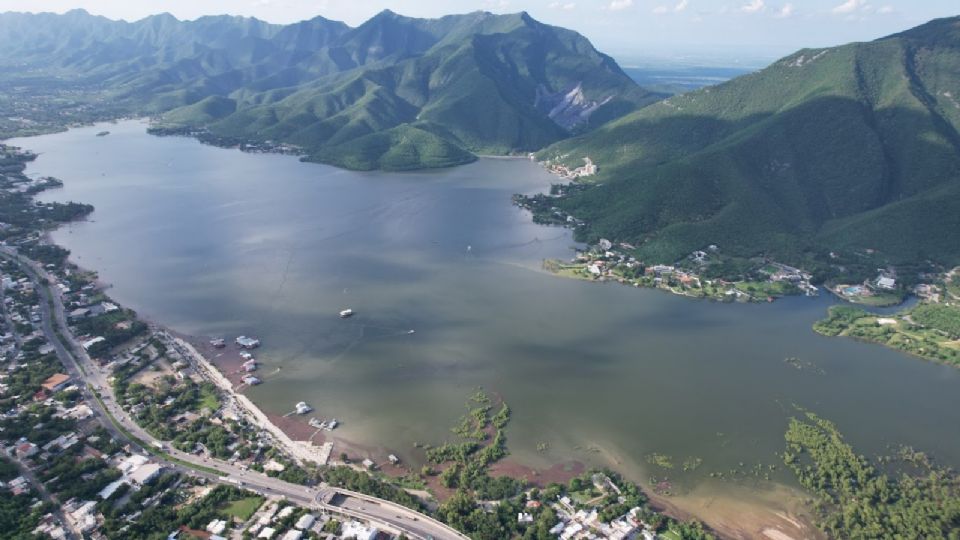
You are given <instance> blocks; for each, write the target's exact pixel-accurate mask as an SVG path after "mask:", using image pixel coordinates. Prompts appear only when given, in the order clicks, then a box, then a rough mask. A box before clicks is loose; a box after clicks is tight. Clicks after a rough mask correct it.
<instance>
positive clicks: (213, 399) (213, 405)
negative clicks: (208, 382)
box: [200, 388, 220, 411]
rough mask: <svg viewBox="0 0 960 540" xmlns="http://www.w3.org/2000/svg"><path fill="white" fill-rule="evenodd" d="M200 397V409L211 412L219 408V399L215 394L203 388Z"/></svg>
mask: <svg viewBox="0 0 960 540" xmlns="http://www.w3.org/2000/svg"><path fill="white" fill-rule="evenodd" d="M200 397H201V400H200V408H201V409H210V410H211V411H216V410H217V409H219V408H220V398H218V397H217V394H216V393H215V392H213V391H211V390H209V389H207V388H204V389H203V390H202V391H201V393H200Z"/></svg>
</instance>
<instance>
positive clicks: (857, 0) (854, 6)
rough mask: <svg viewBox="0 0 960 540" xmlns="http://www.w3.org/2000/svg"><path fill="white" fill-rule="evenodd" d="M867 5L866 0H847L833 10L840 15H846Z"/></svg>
mask: <svg viewBox="0 0 960 540" xmlns="http://www.w3.org/2000/svg"><path fill="white" fill-rule="evenodd" d="M866 5H867V2H866V0H847V1H846V2H844V3H842V4H840V5H839V6H837V7H835V8H833V9H832V10H830V11H832V12H834V13H836V14H838V15H846V14H848V13H853V12H854V11H857V10H859V9H861V8H863V7H865V6H866Z"/></svg>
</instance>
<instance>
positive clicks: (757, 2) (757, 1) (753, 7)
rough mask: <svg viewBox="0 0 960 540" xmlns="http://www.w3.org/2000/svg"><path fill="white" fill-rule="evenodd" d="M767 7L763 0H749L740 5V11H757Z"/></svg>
mask: <svg viewBox="0 0 960 540" xmlns="http://www.w3.org/2000/svg"><path fill="white" fill-rule="evenodd" d="M766 7H767V5H766V3H765V2H764V1H763V0H750V2H749V3H747V4H744V5H742V6H740V11H742V12H744V13H759V12H761V11H763V10H764V9H765V8H766Z"/></svg>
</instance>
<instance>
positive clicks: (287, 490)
mask: <svg viewBox="0 0 960 540" xmlns="http://www.w3.org/2000/svg"><path fill="white" fill-rule="evenodd" d="M0 256H4V257H6V258H8V259H10V260H13V261H15V262H17V263H18V264H19V265H20V268H21V269H22V270H23V271H24V272H26V273H27V275H28V276H30V279H31V280H33V282H34V284H35V286H36V289H37V291H38V293H39V295H40V311H41V314H42V317H43V320H42V329H43V333H44V335H46V337H47V339H48V340H49V341H50V343H51V344H52V345H53V347H54V350H55V351H56V353H57V357H58V358H59V359H60V361H61V363H63V365H64V367H65V368H66V370H67V373H68V374H69V375H70V376H71V377H72V378H73V379H74V380H78V381H86V382H87V383H88V384H89V385H91V386H92V387H93V388H94V389H96V391H97V392H98V394H99V397H100V400H102V401H103V406H101V404H100V400H98V399H97V398H96V396H94V395H93V393H92V392H91V391H90V389H89V387H87V386H85V385H80V386H82V389H81V391H82V392H83V394H84V397H85V399H86V401H87V403H88V405H89V406H90V408H91V409H92V410H93V412H94V414H95V415H96V416H97V418H98V420H99V421H100V423H101V424H103V426H104V427H105V428H106V429H107V430H108V431H109V432H110V433H111V434H112V435H113V436H114V437H116V438H118V439H119V440H126V441H129V442H130V443H131V444H133V445H134V446H135V447H138V448H141V449H143V450H146V449H145V448H143V445H142V444H140V443H139V442H138V441H137V440H130V437H128V436H127V434H126V433H124V432H123V431H122V430H120V429H118V427H117V426H116V425H115V424H114V423H113V420H116V422H117V423H118V424H120V426H122V427H123V430H126V431H127V432H128V433H129V434H131V435H133V437H135V438H136V439H139V441H143V443H144V444H147V445H151V446H154V447H156V446H157V445H162V446H163V451H164V452H165V453H166V454H168V455H169V456H171V457H173V458H175V459H177V460H180V461H182V462H185V463H188V464H191V465H193V466H194V467H200V468H201V469H195V468H190V467H185V466H184V465H182V464H179V463H177V462H176V461H171V460H161V461H163V462H164V465H165V466H167V467H168V468H169V469H172V470H176V471H179V472H182V473H185V474H190V475H193V476H199V477H203V478H207V479H208V480H211V481H217V482H222V483H231V484H234V485H238V486H243V487H244V488H246V489H249V490H251V491H255V492H257V493H260V494H262V495H275V496H283V497H286V498H287V499H288V500H290V501H292V502H295V503H297V504H299V505H302V506H304V507H309V508H315V509H319V510H326V511H328V512H334V513H340V514H345V515H348V516H351V517H354V518H360V519H364V520H368V521H371V522H373V523H374V524H376V525H378V526H380V527H381V528H384V529H388V530H393V531H394V532H398V533H399V532H402V533H404V534H406V535H407V536H409V537H412V538H422V539H430V538H433V539H435V540H469V539H468V537H467V536H465V535H463V534H461V533H460V532H458V531H456V530H455V529H453V528H451V527H448V526H447V525H444V524H443V523H441V522H439V521H437V520H435V519H433V518H431V517H429V516H427V515H424V514H421V513H419V512H416V511H413V510H411V509H409V508H407V507H405V506H401V505H398V504H396V503H392V502H389V501H385V500H381V499H377V498H374V497H370V496H367V495H364V494H362V493H356V492H353V491H348V490H344V489H339V488H333V487H325V486H324V487H321V488H320V489H312V488H308V487H305V486H301V485H298V484H292V483H290V482H284V481H283V480H279V479H276V478H272V477H270V476H267V475H265V474H261V473H258V472H256V471H248V470H244V469H241V468H240V467H237V466H235V465H232V464H230V463H227V462H224V461H220V460H217V459H211V458H202V457H199V456H196V455H193V454H188V453H185V452H181V451H179V450H177V449H176V448H173V447H172V446H170V445H167V444H163V443H162V442H161V441H157V439H155V438H154V437H153V436H152V435H150V434H149V433H147V432H146V431H145V430H144V429H143V428H141V427H140V426H139V425H138V424H137V423H136V422H134V421H133V419H131V418H130V417H129V416H128V415H127V414H126V412H124V411H123V409H122V408H121V407H120V406H119V405H118V404H117V402H116V398H115V396H114V394H113V386H112V385H111V384H109V383H108V382H107V378H108V377H109V374H107V373H105V372H104V371H103V370H102V369H101V368H100V366H99V365H98V364H97V363H96V362H94V361H93V360H92V359H91V358H90V356H89V355H88V354H87V353H86V351H85V350H84V349H83V347H82V346H81V345H80V343H78V342H77V341H76V339H75V338H74V337H73V334H72V333H71V332H70V330H69V328H68V327H67V318H66V310H65V308H64V306H63V302H62V300H61V298H60V295H59V294H56V293H54V292H53V291H52V289H51V288H50V286H49V284H50V283H52V282H53V280H52V279H51V277H50V276H49V275H48V274H47V272H46V271H45V270H44V269H43V268H41V267H40V266H39V265H38V264H37V263H36V262H34V261H32V260H30V259H28V258H26V257H23V256H21V255H18V254H16V253H14V252H13V251H12V250H10V249H9V248H0ZM45 283H46V284H45ZM51 304H52V305H53V310H51V309H50V305H51ZM56 330H59V331H60V336H62V337H63V340H61V339H60V336H58V335H57V332H56ZM64 342H66V343H64ZM108 413H109V414H108ZM111 417H112V419H111ZM203 469H210V470H215V471H217V473H216V474H214V473H212V472H208V471H205V470H203ZM327 501H329V502H327Z"/></svg>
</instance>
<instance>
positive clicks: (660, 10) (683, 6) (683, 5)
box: [653, 0, 690, 15]
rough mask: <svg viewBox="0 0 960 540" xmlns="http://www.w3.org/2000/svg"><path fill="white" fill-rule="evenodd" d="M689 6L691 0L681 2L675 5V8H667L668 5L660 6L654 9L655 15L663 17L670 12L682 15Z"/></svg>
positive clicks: (681, 0)
mask: <svg viewBox="0 0 960 540" xmlns="http://www.w3.org/2000/svg"><path fill="white" fill-rule="evenodd" d="M689 6H690V0H680V1H679V2H677V3H676V4H674V6H673V7H670V6H666V5H659V6H657V7H655V8H653V13H654V14H655V15H663V14H665V13H669V12H670V11H673V12H674V13H680V12H682V11H685V10H686V9H687V7H689Z"/></svg>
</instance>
